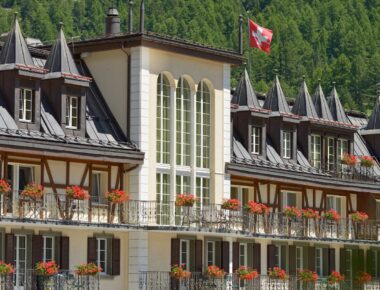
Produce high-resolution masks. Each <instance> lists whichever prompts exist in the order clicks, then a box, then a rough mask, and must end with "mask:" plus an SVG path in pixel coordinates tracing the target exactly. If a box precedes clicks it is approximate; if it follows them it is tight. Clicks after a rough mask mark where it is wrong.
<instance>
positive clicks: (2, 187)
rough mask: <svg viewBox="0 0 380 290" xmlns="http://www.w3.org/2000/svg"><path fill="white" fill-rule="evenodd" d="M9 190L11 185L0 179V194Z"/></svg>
mask: <svg viewBox="0 0 380 290" xmlns="http://www.w3.org/2000/svg"><path fill="white" fill-rule="evenodd" d="M11 190H12V187H11V185H10V184H9V183H8V182H7V181H6V180H4V179H0V194H8V193H10V192H11Z"/></svg>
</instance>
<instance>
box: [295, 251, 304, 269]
mask: <svg viewBox="0 0 380 290" xmlns="http://www.w3.org/2000/svg"><path fill="white" fill-rule="evenodd" d="M296 269H297V271H298V270H302V269H303V247H296Z"/></svg>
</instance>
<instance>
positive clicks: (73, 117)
mask: <svg viewBox="0 0 380 290" xmlns="http://www.w3.org/2000/svg"><path fill="white" fill-rule="evenodd" d="M66 128H68V129H78V97H73V96H67V97H66Z"/></svg>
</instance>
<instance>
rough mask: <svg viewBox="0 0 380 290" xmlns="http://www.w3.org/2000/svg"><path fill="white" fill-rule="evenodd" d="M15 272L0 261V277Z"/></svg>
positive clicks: (10, 265)
mask: <svg viewBox="0 0 380 290" xmlns="http://www.w3.org/2000/svg"><path fill="white" fill-rule="evenodd" d="M14 271H15V269H14V268H13V265H12V264H6V263H4V262H3V261H0V275H9V274H12V273H13V272H14Z"/></svg>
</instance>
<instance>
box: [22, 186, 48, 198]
mask: <svg viewBox="0 0 380 290" xmlns="http://www.w3.org/2000/svg"><path fill="white" fill-rule="evenodd" d="M21 195H23V196H27V197H30V198H32V199H40V198H42V196H43V195H44V189H43V187H42V185H37V184H35V183H29V184H27V185H25V187H24V190H23V191H21Z"/></svg>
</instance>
